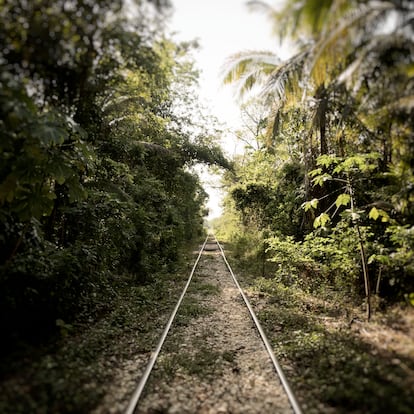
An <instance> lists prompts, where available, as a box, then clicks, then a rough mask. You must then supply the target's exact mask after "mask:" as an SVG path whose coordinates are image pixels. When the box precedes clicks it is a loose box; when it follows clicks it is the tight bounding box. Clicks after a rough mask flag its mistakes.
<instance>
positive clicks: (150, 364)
mask: <svg viewBox="0 0 414 414" xmlns="http://www.w3.org/2000/svg"><path fill="white" fill-rule="evenodd" d="M209 238H210V235H208V236H207V237H206V239H205V240H204V243H203V246H202V247H201V249H200V252H199V253H198V256H197V259H196V261H195V263H194V266H193V269H192V270H191V273H190V276H189V277H188V280H187V283H186V285H185V287H184V289H183V292H182V293H181V296H180V298H179V299H178V302H177V304H176V305H175V308H174V310H173V312H172V314H171V316H170V319H169V320H168V322H167V325H166V326H165V328H164V332H163V333H162V335H161V338H160V340H159V342H158V345H157V347H156V348H155V351H154V352H153V353H152V355H151V358H150V360H149V361H148V364H147V366H146V368H145V371H144V373H143V374H142V377H141V379H140V381H139V383H138V386H137V388H136V389H135V391H134V393H133V395H132V397H131V399H130V401H129V404H128V407H127V409H126V411H125V414H134V412H135V409H136V407H137V404H138V401H139V399H140V397H141V394H142V391H143V390H144V387H145V384H146V383H147V381H148V378H149V376H150V374H151V371H152V368H153V367H154V364H155V362H156V360H157V358H158V355H159V353H160V351H161V348H162V346H163V345H164V342H165V339H166V338H167V335H168V332H169V330H170V328H171V325H172V323H173V321H174V318H175V315H176V314H177V312H178V308H179V307H180V305H181V302H182V301H183V299H184V296H185V294H186V293H187V289H188V286H190V283H191V279H192V278H193V275H194V272H195V270H196V267H197V265H198V262H199V261H200V257H201V255H202V254H203V251H204V247H205V245H206V243H207V240H208V239H209Z"/></svg>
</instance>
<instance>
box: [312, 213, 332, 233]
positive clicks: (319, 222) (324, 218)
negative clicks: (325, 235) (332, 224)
mask: <svg viewBox="0 0 414 414" xmlns="http://www.w3.org/2000/svg"><path fill="white" fill-rule="evenodd" d="M330 220H331V218H330V217H329V215H328V214H326V213H322V214H321V215H319V216H318V217H316V219H315V221H314V222H313V227H314V228H315V229H316V228H317V227H324V226H325V225H326V223H328V222H329V221H330Z"/></svg>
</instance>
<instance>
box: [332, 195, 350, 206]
mask: <svg viewBox="0 0 414 414" xmlns="http://www.w3.org/2000/svg"><path fill="white" fill-rule="evenodd" d="M350 202H351V196H350V195H349V194H339V196H338V198H337V199H336V201H335V204H336V206H337V207H340V206H347V205H348V204H349V203H350Z"/></svg>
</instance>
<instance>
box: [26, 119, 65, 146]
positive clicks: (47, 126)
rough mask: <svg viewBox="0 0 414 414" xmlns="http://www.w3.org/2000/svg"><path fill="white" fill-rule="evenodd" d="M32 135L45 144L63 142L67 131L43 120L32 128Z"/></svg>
mask: <svg viewBox="0 0 414 414" xmlns="http://www.w3.org/2000/svg"><path fill="white" fill-rule="evenodd" d="M32 135H33V136H34V137H36V138H38V139H39V141H40V142H41V143H43V144H45V145H46V146H51V145H59V144H63V142H64V141H65V139H67V137H68V132H67V131H66V130H65V129H64V128H62V127H61V126H59V125H57V124H55V123H51V122H45V123H41V124H38V125H36V126H35V127H34V128H33V130H32Z"/></svg>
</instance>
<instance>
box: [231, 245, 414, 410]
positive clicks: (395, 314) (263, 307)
mask: <svg viewBox="0 0 414 414" xmlns="http://www.w3.org/2000/svg"><path fill="white" fill-rule="evenodd" d="M230 247H231V246H229V249H230ZM227 254H228V256H229V258H230V261H231V263H232V266H234V269H235V270H236V273H237V274H238V276H239V280H240V283H241V285H242V286H243V288H244V289H245V290H246V291H247V293H248V295H249V297H250V300H251V302H252V305H253V307H254V308H255V311H256V313H257V315H258V317H259V320H260V321H261V323H262V325H263V328H264V330H265V332H266V334H267V336H268V338H269V340H270V342H271V343H272V345H273V348H274V351H275V354H276V356H277V357H278V359H279V361H280V363H281V365H282V367H283V368H284V370H285V374H286V376H287V378H288V380H289V381H290V383H291V385H292V388H293V389H294V390H295V392H296V394H297V397H298V399H299V401H300V403H301V405H302V407H303V409H304V412H306V413H310V414H320V413H335V414H336V413H341V414H342V413H353V414H359V413H361V414H362V413H364V414H367V413H375V414H378V413H401V414H408V413H412V410H413V407H414V340H413V339H414V310H413V309H412V308H407V306H401V307H398V306H395V307H394V308H393V309H391V310H389V311H388V312H387V313H381V312H379V311H377V312H376V313H375V314H374V316H373V319H372V321H371V322H370V323H367V322H365V321H364V320H363V315H364V313H363V311H362V310H361V309H360V308H358V307H356V306H355V305H354V304H352V303H350V302H349V301H347V300H346V298H344V297H343V294H342V293H341V292H335V291H332V290H331V289H329V288H328V287H326V288H325V289H320V291H319V292H317V293H312V294H311V293H306V292H304V291H302V290H300V289H299V288H297V287H295V286H290V287H286V286H284V285H282V284H281V283H278V282H277V281H275V280H274V279H273V278H271V277H269V276H267V277H256V276H254V274H255V270H254V269H253V268H251V267H250V268H249V270H246V263H243V265H241V263H240V262H237V261H236V260H234V259H232V257H231V254H230V252H229V253H227Z"/></svg>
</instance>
